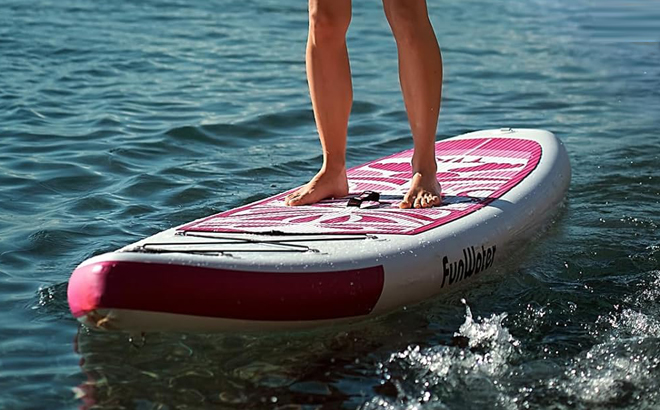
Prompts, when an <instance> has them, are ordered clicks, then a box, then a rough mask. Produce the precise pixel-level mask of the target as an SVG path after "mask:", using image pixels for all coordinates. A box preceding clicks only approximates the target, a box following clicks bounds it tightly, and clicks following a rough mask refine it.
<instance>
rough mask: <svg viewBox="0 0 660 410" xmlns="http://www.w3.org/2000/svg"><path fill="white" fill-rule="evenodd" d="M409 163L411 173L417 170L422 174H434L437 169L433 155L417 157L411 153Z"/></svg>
mask: <svg viewBox="0 0 660 410" xmlns="http://www.w3.org/2000/svg"><path fill="white" fill-rule="evenodd" d="M411 165H412V173H413V175H414V174H416V173H418V172H419V173H420V174H422V175H427V174H432V175H435V173H436V172H437V171H438V164H437V163H436V162H435V156H433V155H431V156H428V155H427V156H425V157H423V158H419V157H416V156H414V155H413V158H412V161H411Z"/></svg>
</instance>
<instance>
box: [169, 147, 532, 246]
mask: <svg viewBox="0 0 660 410" xmlns="http://www.w3.org/2000/svg"><path fill="white" fill-rule="evenodd" d="M411 158H412V150H408V151H404V152H400V153H397V154H394V155H390V156H389V157H385V158H381V159H379V160H376V161H372V162H369V163H366V164H364V165H360V166H358V167H355V168H351V169H349V170H348V178H349V184H350V187H351V192H352V193H353V194H356V193H360V192H362V191H366V190H375V191H378V192H380V194H381V198H382V199H381V205H380V206H379V207H378V208H373V209H372V208H363V209H357V208H352V209H347V208H346V200H345V199H344V200H327V201H322V202H320V203H318V204H314V205H308V206H303V207H295V208H291V207H287V206H285V205H284V197H285V196H286V195H287V193H288V192H286V193H282V194H279V195H275V196H273V197H270V198H266V199H264V200H262V201H259V202H255V203H252V204H248V205H245V206H243V207H240V208H236V209H232V210H229V211H226V212H222V213H219V214H216V215H212V216H210V217H208V218H205V219H203V220H200V221H196V222H193V223H190V224H188V225H186V226H184V227H183V228H181V230H183V231H202V232H234V233H268V232H273V231H277V232H285V233H299V234H305V233H308V234H392V235H414V234H417V233H420V232H424V231H427V230H429V229H432V228H435V227H437V226H441V225H443V224H446V223H449V222H451V221H453V220H456V219H458V218H461V217H463V216H465V215H468V214H470V213H472V212H475V211H477V210H479V209H481V208H483V207H484V206H487V205H488V204H489V203H491V202H493V201H494V200H496V199H498V198H500V197H501V196H502V195H504V194H505V193H506V192H508V191H509V190H510V189H511V188H513V187H515V186H516V185H517V184H519V183H520V182H521V181H522V180H523V179H525V177H527V175H529V174H530V173H531V172H532V171H533V170H534V169H535V168H536V166H537V165H538V163H539V161H540V159H541V146H540V145H539V144H538V143H537V142H536V141H532V140H524V139H518V138H501V137H497V138H474V139H465V140H449V141H440V142H437V143H436V158H437V162H438V173H437V178H438V181H439V182H440V184H441V185H442V186H443V195H444V201H443V204H442V205H441V206H439V207H436V208H432V209H429V210H404V209H398V204H399V202H400V201H401V199H402V198H403V195H404V194H405V192H406V191H407V188H408V184H409V180H410V176H411V175H410V173H411V167H410V160H411ZM289 192H291V191H289ZM466 203H468V205H467V206H466ZM420 214H423V215H424V216H425V218H423V219H419V215H420Z"/></svg>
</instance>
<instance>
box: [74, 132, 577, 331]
mask: <svg viewBox="0 0 660 410" xmlns="http://www.w3.org/2000/svg"><path fill="white" fill-rule="evenodd" d="M411 156H412V150H408V151H404V152H400V153H397V154H394V155H390V156H388V157H385V158H381V159H378V160H375V161H371V162H368V163H366V164H364V165H360V166H357V167H354V168H351V169H350V170H349V171H348V178H349V186H350V191H351V194H350V195H349V197H353V196H356V195H360V194H363V193H364V192H365V191H372V192H377V193H378V194H379V195H378V196H379V198H378V201H373V200H371V201H364V202H362V203H361V204H358V205H360V206H347V203H348V201H349V198H339V199H329V200H325V201H322V202H320V203H318V204H314V205H308V206H300V207H288V206H286V205H285V204H284V197H285V196H286V195H287V194H288V193H289V192H292V191H289V192H285V193H282V194H279V195H276V196H273V197H270V198H266V199H264V200H261V201H257V202H254V203H251V204H247V205H245V206H242V207H239V208H236V209H232V210H228V211H225V212H222V213H219V214H216V215H212V216H209V217H206V218H202V219H200V220H197V221H194V222H191V223H188V224H185V225H182V226H179V227H175V228H172V229H169V230H166V231H163V232H161V233H158V234H156V235H153V236H151V237H149V238H146V239H144V240H141V241H139V242H136V243H134V244H131V245H128V246H126V247H124V248H122V249H119V250H117V251H115V252H111V253H107V254H104V255H100V256H97V257H94V258H91V259H89V260H87V261H85V262H83V263H82V264H81V265H80V266H78V267H77V268H76V269H75V271H74V272H73V274H72V276H71V279H70V281H69V287H68V300H69V306H70V308H71V311H72V313H73V315H74V316H75V317H76V318H78V319H79V320H80V321H82V322H83V323H85V324H86V325H88V326H91V327H98V328H102V329H116V330H131V331H152V330H175V331H206V332H208V331H226V330H241V331H242V330H273V329H290V328H298V327H310V326H320V325H326V324H331V323H341V322H348V321H356V320H360V319H364V318H367V317H373V316H376V315H380V314H383V313H386V312H389V311H392V310H394V309H397V308H400V307H402V306H405V305H410V304H414V303H417V302H420V301H422V300H424V299H427V298H429V297H432V296H435V295H438V294H441V293H442V292H444V291H446V290H448V289H451V288H452V287H455V286H457V285H459V284H464V283H468V282H469V281H471V280H473V279H475V278H478V277H481V276H483V275H488V274H489V273H491V272H494V271H495V270H496V269H497V267H498V266H500V265H501V264H502V262H503V261H504V260H505V258H506V256H507V254H509V253H510V251H511V250H512V249H513V248H514V247H515V246H517V245H520V243H521V242H522V241H524V240H526V239H528V238H530V237H531V236H532V234H533V233H534V232H536V231H537V230H538V229H539V228H540V227H541V226H543V224H544V223H546V222H547V221H548V219H549V218H550V217H551V216H552V214H553V211H554V210H555V209H556V208H557V207H558V205H560V204H561V202H562V200H563V198H564V196H565V193H566V190H567V189H568V185H569V182H570V174H571V171H570V164H569V160H568V156H567V154H566V150H565V149H564V147H563V145H562V144H561V142H560V141H559V140H558V139H557V138H556V137H555V136H554V135H553V134H551V133H550V132H547V131H542V130H532V129H510V128H507V129H500V130H486V131H478V132H473V133H469V134H465V135H461V136H457V137H454V138H450V139H446V140H443V141H439V142H437V143H436V159H437V163H438V173H437V178H438V180H439V181H440V183H441V185H442V190H443V195H444V198H443V202H442V205H440V206H438V207H434V208H429V209H399V208H398V204H399V202H400V201H401V200H402V198H403V195H404V194H405V193H406V191H407V188H408V186H409V183H410V177H411V166H410V160H411ZM370 199H375V198H373V197H372V198H370ZM354 202H355V201H354ZM358 202H359V201H358ZM353 205H355V204H353Z"/></svg>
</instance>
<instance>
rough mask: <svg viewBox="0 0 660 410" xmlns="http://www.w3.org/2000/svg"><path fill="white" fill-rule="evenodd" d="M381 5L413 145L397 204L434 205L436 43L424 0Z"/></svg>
mask: <svg viewBox="0 0 660 410" xmlns="http://www.w3.org/2000/svg"><path fill="white" fill-rule="evenodd" d="M383 7H384V9H385V15H386V16H387V20H388V22H389V23H390V27H391V28H392V33H393V34H394V38H395V39H396V44H397V49H398V54H399V80H400V82H401V90H402V92H403V100H404V102H405V105H406V112H407V113H408V121H409V122H410V129H411V131H412V135H413V143H414V147H415V153H414V154H413V159H412V168H413V177H412V180H411V183H410V190H409V191H408V193H407V194H406V195H405V196H404V198H403V201H402V202H401V204H400V205H399V206H400V207H401V208H411V207H415V208H427V207H431V206H434V205H439V204H440V202H441V194H440V192H441V190H440V184H439V183H438V181H437V179H436V172H437V164H436V162H435V133H436V129H437V126H438V114H439V112H440V99H441V94H442V57H441V54H440V48H439V47H438V41H437V40H436V38H435V33H434V32H433V27H432V26H431V22H430V21H429V18H428V11H427V9H426V0H383Z"/></svg>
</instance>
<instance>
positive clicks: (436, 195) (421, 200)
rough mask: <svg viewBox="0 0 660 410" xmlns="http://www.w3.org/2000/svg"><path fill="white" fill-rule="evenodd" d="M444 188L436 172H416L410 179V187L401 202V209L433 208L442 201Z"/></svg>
mask: <svg viewBox="0 0 660 410" xmlns="http://www.w3.org/2000/svg"><path fill="white" fill-rule="evenodd" d="M441 192H442V189H441V187H440V183H439V182H438V180H437V179H436V176H435V173H434V172H432V173H426V174H424V175H422V173H421V172H415V174H414V175H413V177H412V179H411V180H410V189H409V190H408V193H406V195H405V196H404V197H403V201H401V203H400V204H399V208H401V209H409V208H431V207H433V206H438V205H440V204H441V203H442V193H441Z"/></svg>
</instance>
